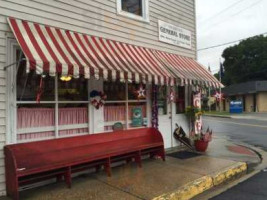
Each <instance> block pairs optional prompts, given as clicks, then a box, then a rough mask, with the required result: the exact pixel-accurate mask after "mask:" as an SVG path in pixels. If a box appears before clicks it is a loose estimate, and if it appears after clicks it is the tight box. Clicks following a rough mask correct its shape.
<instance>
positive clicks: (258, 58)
mask: <svg viewBox="0 0 267 200" xmlns="http://www.w3.org/2000/svg"><path fill="white" fill-rule="evenodd" d="M222 57H223V58H224V59H225V61H224V63H223V65H224V69H225V73H224V77H223V78H222V83H223V84H224V85H226V86H227V85H231V84H235V83H242V82H247V81H255V80H267V36H263V35H260V36H255V37H253V38H249V39H246V40H243V41H241V42H240V43H239V44H238V45H235V46H232V47H228V48H226V49H225V50H224V51H223V54H222Z"/></svg>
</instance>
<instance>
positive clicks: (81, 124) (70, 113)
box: [58, 103, 89, 136]
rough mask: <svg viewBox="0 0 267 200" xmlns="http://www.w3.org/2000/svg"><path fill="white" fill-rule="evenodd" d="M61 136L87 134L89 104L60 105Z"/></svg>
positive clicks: (59, 122)
mask: <svg viewBox="0 0 267 200" xmlns="http://www.w3.org/2000/svg"><path fill="white" fill-rule="evenodd" d="M58 107H59V108H58V125H59V136H66V135H73V134H81V133H83V134H86V133H88V132H89V130H88V119H89V118H88V104H62V103H61V104H59V105H58Z"/></svg>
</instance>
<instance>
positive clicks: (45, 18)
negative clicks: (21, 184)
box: [0, 0, 196, 195]
mask: <svg viewBox="0 0 267 200" xmlns="http://www.w3.org/2000/svg"><path fill="white" fill-rule="evenodd" d="M7 17H14V18H19V19H23V20H28V21H32V22H36V23H40V24H46V25H51V26H55V27H59V28H63V29H68V30H72V31H76V32H80V33H84V34H89V35H97V36H100V37H104V38H107V39H113V40H117V41H121V42H126V43H130V44H134V45H139V46H144V47H148V48H154V49H159V50H162V51H167V52H170V53H177V54H180V55H183V56H187V57H192V58H196V31H195V30H196V24H195V17H196V16H195V1H194V0H150V8H149V19H150V21H149V23H146V22H140V21H136V20H133V19H130V18H127V17H124V16H121V15H118V14H117V5H116V0H56V1H55V0H45V1H44V0H0V195H5V193H6V191H5V178H4V177H5V173H4V155H3V146H4V145H5V141H6V132H7V130H6V111H7V108H6V73H5V71H4V70H3V68H4V66H5V65H6V62H7V56H8V54H7V50H6V48H7V46H6V45H7V40H6V39H7V36H8V37H10V36H11V37H13V35H12V33H11V29H10V27H9V26H8V24H7ZM158 20H162V21H165V22H168V23H170V24H173V25H176V26H179V27H182V28H185V29H187V30H190V31H191V33H192V49H185V48H180V47H177V46H173V45H170V44H166V43H162V42H159V41H158Z"/></svg>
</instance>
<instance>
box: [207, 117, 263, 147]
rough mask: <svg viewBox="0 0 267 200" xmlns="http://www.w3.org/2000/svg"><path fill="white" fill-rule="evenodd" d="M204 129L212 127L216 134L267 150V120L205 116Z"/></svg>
mask: <svg viewBox="0 0 267 200" xmlns="http://www.w3.org/2000/svg"><path fill="white" fill-rule="evenodd" d="M203 121H204V130H205V129H206V128H207V127H210V128H211V129H212V130H213V132H214V134H215V136H218V137H229V138H230V139H231V140H232V141H236V142H244V143H247V144H250V145H254V146H257V147H262V148H263V149H264V150H266V151H267V121H263V120H256V119H229V118H216V117H204V118H203Z"/></svg>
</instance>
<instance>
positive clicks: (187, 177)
mask: <svg viewBox="0 0 267 200" xmlns="http://www.w3.org/2000/svg"><path fill="white" fill-rule="evenodd" d="M236 163H237V162H235V161H231V160H227V159H220V158H214V157H209V156H205V155H201V156H197V157H194V158H190V159H177V158H173V157H169V156H167V159H166V162H163V161H162V160H158V159H145V160H143V167H142V168H138V167H137V165H136V164H135V163H131V164H126V165H122V166H119V167H115V168H113V169H112V177H107V176H106V174H105V173H104V172H99V173H91V174H89V173H88V174H86V175H82V176H79V177H76V178H74V179H73V184H72V188H71V189H68V188H67V187H66V185H65V184H64V183H63V182H62V183H57V184H50V185H48V186H43V187H39V188H34V189H29V190H25V191H22V192H21V193H20V195H21V199H22V200H23V199H29V200H33V199H34V200H35V199H38V200H39V199H40V200H59V199H64V200H65V199H67V200H72V199H73V200H74V199H75V200H76V199H80V200H90V199H94V200H102V199H103V200H104V199H105V200H106V199H116V200H124V199H125V200H126V199H127V200H128V199H129V200H132V199H133V200H135V199H153V198H154V197H157V196H160V195H162V194H165V193H170V192H172V191H175V190H177V189H178V188H180V187H182V186H184V185H186V184H188V183H190V182H192V181H194V180H197V179H199V178H201V177H203V176H205V175H209V174H215V173H217V172H218V171H223V170H225V169H227V168H229V167H231V166H234V165H235V164H236ZM0 199H1V200H4V199H5V200H7V199H9V198H7V197H5V198H0Z"/></svg>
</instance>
